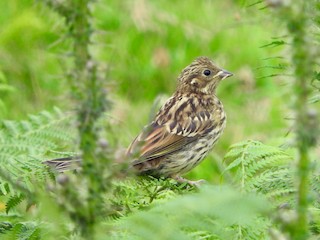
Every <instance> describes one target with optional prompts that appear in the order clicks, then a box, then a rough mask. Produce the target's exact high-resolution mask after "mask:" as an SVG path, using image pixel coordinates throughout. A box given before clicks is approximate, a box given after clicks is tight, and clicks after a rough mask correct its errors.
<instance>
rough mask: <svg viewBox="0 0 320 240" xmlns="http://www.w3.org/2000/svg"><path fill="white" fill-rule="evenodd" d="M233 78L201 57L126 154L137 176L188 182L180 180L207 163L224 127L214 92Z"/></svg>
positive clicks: (222, 112)
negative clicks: (206, 160)
mask: <svg viewBox="0 0 320 240" xmlns="http://www.w3.org/2000/svg"><path fill="white" fill-rule="evenodd" d="M230 76H232V73H230V72H228V71H226V70H223V69H221V68H219V67H217V66H216V65H215V64H214V63H213V62H212V61H211V60H210V59H209V58H207V57H198V58H197V59H195V60H194V61H193V62H192V63H191V64H190V65H189V66H187V67H186V68H185V69H183V71H182V72H181V73H180V75H179V77H178V83H177V88H176V91H175V92H174V94H173V95H172V97H170V98H169V99H168V100H167V101H166V102H165V104H164V105H163V106H162V107H161V108H160V110H159V112H158V113H157V115H156V117H155V119H154V120H153V121H152V122H151V123H150V124H149V125H147V126H146V127H145V128H144V130H143V131H142V132H141V133H140V134H139V135H138V136H137V137H136V138H135V139H134V141H133V142H132V143H131V145H130V146H129V148H128V151H127V155H128V156H129V157H130V158H132V159H133V161H132V166H133V168H134V169H135V170H136V171H137V172H138V173H139V174H147V175H152V176H155V177H159V176H164V177H170V178H175V179H177V180H178V181H182V182H183V181H187V180H184V179H183V178H182V177H181V175H182V174H184V173H186V172H188V171H190V170H191V169H193V168H194V167H195V166H197V165H198V164H199V163H200V162H201V161H202V160H203V159H204V157H205V156H206V155H207V154H208V152H209V151H210V150H211V149H212V148H213V146H214V144H215V143H216V141H217V140H218V139H219V137H220V136H221V134H222V132H223V130H224V128H225V126H226V114H225V112H224V110H223V105H222V103H221V101H220V100H219V99H218V97H217V96H216V88H217V86H218V84H219V83H220V81H221V80H223V79H225V78H227V77H230ZM187 182H189V183H190V184H196V183H197V182H192V181H187Z"/></svg>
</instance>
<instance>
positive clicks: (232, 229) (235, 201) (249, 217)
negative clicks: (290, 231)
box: [113, 186, 269, 239]
mask: <svg viewBox="0 0 320 240" xmlns="http://www.w3.org/2000/svg"><path fill="white" fill-rule="evenodd" d="M268 211H269V203H268V202H267V201H266V199H264V198H262V197H258V196H254V195H241V194H239V193H238V191H235V190H232V189H229V188H226V187H212V186H204V187H203V188H202V189H201V190H200V192H199V193H193V194H188V195H185V196H180V197H176V198H175V199H173V200H171V201H168V202H166V203H162V204H157V205H156V206H155V207H153V208H152V209H151V210H149V211H139V212H138V213H136V214H133V215H131V216H129V217H128V218H124V219H120V220H119V221H117V222H115V226H114V227H115V230H116V231H114V232H113V234H114V239H128V238H130V239H131V238H133V239H150V238H154V236H158V237H159V238H160V239H199V238H201V239H240V238H244V239H257V238H259V239H263V238H265V237H266V234H267V232H266V230H267V228H268V225H269V223H268V221H266V219H265V218H261V216H262V215H263V214H264V213H266V212H268ZM258 224H259V228H257V227H256V226H257V225H258Z"/></svg>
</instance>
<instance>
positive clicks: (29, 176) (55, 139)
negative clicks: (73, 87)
mask: <svg viewBox="0 0 320 240" xmlns="http://www.w3.org/2000/svg"><path fill="white" fill-rule="evenodd" d="M70 122H72V116H71V115H70V114H63V113H62V112H61V111H60V110H59V109H54V111H53V112H52V113H51V112H47V111H44V112H41V113H40V114H38V115H31V116H29V118H28V119H27V120H22V121H12V120H4V121H1V122H0V196H1V195H6V194H8V193H10V194H11V198H10V200H9V202H8V207H7V210H10V209H11V208H13V207H15V206H16V205H17V204H18V203H19V201H18V200H21V199H22V198H19V197H17V196H20V193H21V192H23V193H27V194H29V193H30V192H32V191H33V190H34V188H35V185H39V186H41V184H40V183H41V182H42V183H43V182H44V181H46V180H47V179H49V178H50V179H51V178H52V174H51V173H50V172H49V171H48V170H47V167H46V166H45V165H44V164H42V161H44V160H46V159H47V158H48V157H56V156H59V155H58V154H56V152H58V151H60V152H62V151H63V149H64V148H65V147H66V146H68V145H71V144H72V142H73V139H74V136H75V134H74V132H73V130H72V129H73V128H72V127H70V126H71V124H70ZM42 186H43V185H42ZM37 187H38V186H37Z"/></svg>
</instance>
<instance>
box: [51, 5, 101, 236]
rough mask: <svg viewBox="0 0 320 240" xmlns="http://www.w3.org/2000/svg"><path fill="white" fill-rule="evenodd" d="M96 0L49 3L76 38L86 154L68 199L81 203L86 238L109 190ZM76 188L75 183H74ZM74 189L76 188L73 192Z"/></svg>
mask: <svg viewBox="0 0 320 240" xmlns="http://www.w3.org/2000/svg"><path fill="white" fill-rule="evenodd" d="M92 2H93V0H70V1H65V2H61V3H60V2H58V1H53V0H46V3H47V4H48V5H49V6H50V7H52V8H53V9H54V10H56V11H57V12H59V13H60V14H61V15H63V16H64V17H65V18H66V23H67V25H68V27H69V34H70V35H71V38H72V40H73V51H72V53H73V58H74V67H73V69H72V72H71V75H70V76H71V77H70V81H71V88H72V89H71V90H72V94H73V97H74V99H75V100H76V107H77V110H78V132H79V146H80V150H81V153H82V175H81V176H80V178H81V180H85V181H79V182H78V185H80V182H81V183H83V185H82V186H73V189H69V190H68V189H65V192H66V194H65V195H67V196H66V201H68V202H69V204H71V205H73V204H75V203H76V202H78V204H79V206H77V207H76V211H75V212H69V214H70V216H71V218H72V219H73V221H75V224H76V226H77V227H79V228H80V233H81V235H82V237H83V238H84V239H94V238H95V237H94V236H95V234H94V233H95V230H94V227H95V225H96V223H97V217H98V216H99V215H100V212H101V209H102V194H103V192H104V191H105V190H106V187H107V186H106V184H107V183H106V182H105V181H104V179H103V171H104V169H105V166H107V163H103V164H102V162H101V160H102V157H101V154H100V155H99V153H98V152H99V151H97V150H98V149H99V144H98V132H99V129H98V127H97V120H98V119H99V118H100V116H101V115H102V113H103V112H104V111H105V109H106V96H105V95H106V94H105V92H104V90H103V87H102V83H101V80H100V79H99V78H98V77H97V65H96V63H95V62H94V61H93V59H92V56H91V54H90V51H89V46H90V38H91V35H92V32H93V30H92V28H91V24H90V17H91V16H90V10H89V5H90V3H92ZM70 187H72V186H70ZM75 189H78V191H75ZM71 190H72V191H71ZM81 191H82V192H86V194H87V195H86V199H85V202H81V201H80V202H79V200H80V199H81V196H80V195H81V193H80V192H81Z"/></svg>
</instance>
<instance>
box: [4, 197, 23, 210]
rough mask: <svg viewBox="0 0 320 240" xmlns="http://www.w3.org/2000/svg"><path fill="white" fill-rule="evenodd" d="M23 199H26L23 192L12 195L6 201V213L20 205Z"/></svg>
mask: <svg viewBox="0 0 320 240" xmlns="http://www.w3.org/2000/svg"><path fill="white" fill-rule="evenodd" d="M23 199H25V196H24V195H23V194H19V195H13V196H11V197H10V198H9V200H8V201H7V203H6V213H8V212H9V211H10V210H11V209H13V208H15V207H16V206H18V205H19V204H20V203H21V202H22V200H23Z"/></svg>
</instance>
